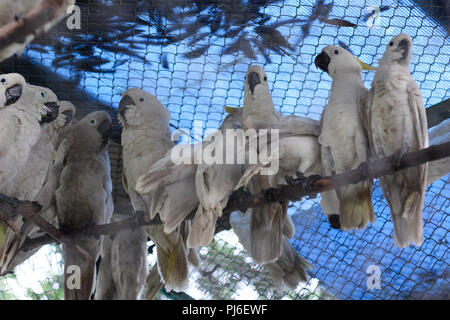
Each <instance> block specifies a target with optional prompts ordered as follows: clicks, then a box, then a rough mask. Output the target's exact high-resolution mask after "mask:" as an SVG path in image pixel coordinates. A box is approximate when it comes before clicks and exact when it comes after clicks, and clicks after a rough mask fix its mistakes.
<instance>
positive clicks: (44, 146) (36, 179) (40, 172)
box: [0, 101, 75, 273]
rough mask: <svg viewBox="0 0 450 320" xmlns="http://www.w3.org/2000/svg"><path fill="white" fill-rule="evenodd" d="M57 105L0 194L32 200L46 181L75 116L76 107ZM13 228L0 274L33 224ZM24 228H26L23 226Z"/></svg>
mask: <svg viewBox="0 0 450 320" xmlns="http://www.w3.org/2000/svg"><path fill="white" fill-rule="evenodd" d="M59 105H60V109H59V114H58V117H57V118H56V120H55V121H53V122H51V123H50V124H48V125H47V126H46V127H45V128H43V129H42V130H41V134H40V136H39V139H38V141H37V142H36V144H35V145H34V146H33V147H32V148H31V151H30V155H29V156H28V159H27V161H26V163H25V164H24V165H23V167H22V168H21V169H20V170H19V171H18V173H17V174H16V176H15V177H14V179H13V180H12V181H11V182H10V183H9V184H8V185H7V186H6V188H5V189H4V190H2V191H1V193H3V194H7V195H8V196H10V197H14V198H17V199H19V200H28V201H33V200H35V198H36V196H37V195H38V193H39V192H40V190H41V189H42V188H43V186H44V184H45V182H46V181H47V180H48V179H49V176H50V174H51V171H52V167H53V160H54V159H53V158H54V153H55V150H56V148H57V147H58V144H59V141H60V138H61V135H64V133H66V132H68V130H69V129H70V127H71V123H72V119H73V116H74V114H75V107H74V106H73V104H72V103H70V102H68V101H61V102H59ZM14 225H15V229H16V230H19V232H17V234H16V231H14V230H8V234H7V236H6V242H7V244H6V245H5V247H6V250H5V251H4V253H3V255H2V256H0V266H1V267H0V272H2V273H3V272H5V271H6V270H8V269H10V268H11V262H12V260H13V259H14V257H15V255H16V254H17V251H18V250H19V248H20V246H21V245H22V243H23V242H24V240H25V239H26V237H28V236H29V235H30V232H31V231H32V230H33V224H32V223H31V222H28V223H26V222H25V223H24V222H23V220H22V219H21V218H20V217H18V218H17V219H16V220H15V222H14ZM24 225H26V226H25V227H23V226H24ZM22 227H23V228H22Z"/></svg>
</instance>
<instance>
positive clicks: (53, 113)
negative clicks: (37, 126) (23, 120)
mask: <svg viewBox="0 0 450 320" xmlns="http://www.w3.org/2000/svg"><path fill="white" fill-rule="evenodd" d="M44 106H46V107H47V108H48V109H49V112H47V114H46V115H45V116H43V117H42V119H41V124H42V123H50V122H52V121H54V120H55V119H56V118H57V117H58V114H59V105H58V103H57V102H46V103H44Z"/></svg>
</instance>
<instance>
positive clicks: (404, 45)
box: [398, 39, 409, 60]
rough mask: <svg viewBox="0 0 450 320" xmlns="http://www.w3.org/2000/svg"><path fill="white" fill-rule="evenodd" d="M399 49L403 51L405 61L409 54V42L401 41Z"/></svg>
mask: <svg viewBox="0 0 450 320" xmlns="http://www.w3.org/2000/svg"><path fill="white" fill-rule="evenodd" d="M398 47H399V49H403V54H402V60H405V59H406V58H407V57H408V54H409V41H408V40H406V39H403V40H400V42H399V43H398Z"/></svg>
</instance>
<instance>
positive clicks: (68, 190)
mask: <svg viewBox="0 0 450 320" xmlns="http://www.w3.org/2000/svg"><path fill="white" fill-rule="evenodd" d="M111 134H112V122H111V117H110V116H109V115H108V114H107V113H106V112H103V111H96V112H91V113H89V114H88V115H86V116H85V117H84V118H83V119H81V120H80V121H79V122H78V123H77V124H76V125H74V126H73V128H72V130H71V131H70V133H69V135H68V136H67V138H66V141H65V148H64V159H63V161H62V163H63V168H62V171H61V175H60V179H59V186H58V189H57V190H56V194H55V197H56V209H57V210H56V212H57V217H58V225H59V228H60V229H61V230H62V231H63V232H70V231H73V230H77V229H82V228H85V227H88V226H90V225H92V224H106V223H109V221H110V218H111V215H112V213H113V210H114V204H113V201H112V194H111V192H112V182H111V176H110V170H111V168H110V163H109V156H108V151H107V145H108V139H109V138H110V136H111ZM102 242H103V236H101V237H98V238H94V237H89V236H86V235H80V236H79V237H77V239H76V243H77V244H78V245H79V246H80V247H81V248H83V249H84V250H85V251H86V252H87V254H88V256H86V255H83V254H81V253H80V252H79V251H78V250H76V248H73V247H70V246H68V245H65V244H63V245H62V255H63V259H64V298H65V299H66V300H88V299H90V298H91V295H92V293H93V292H94V288H95V281H96V262H97V260H98V258H99V256H100V253H101V249H102ZM72 280H73V281H72Z"/></svg>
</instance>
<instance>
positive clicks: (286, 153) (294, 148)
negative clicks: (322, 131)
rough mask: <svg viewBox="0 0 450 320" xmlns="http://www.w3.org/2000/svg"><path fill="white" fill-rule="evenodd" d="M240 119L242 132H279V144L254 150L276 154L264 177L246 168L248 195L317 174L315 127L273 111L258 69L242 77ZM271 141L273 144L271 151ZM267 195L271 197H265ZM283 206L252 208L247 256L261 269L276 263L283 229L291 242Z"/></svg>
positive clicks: (253, 67)
mask: <svg viewBox="0 0 450 320" xmlns="http://www.w3.org/2000/svg"><path fill="white" fill-rule="evenodd" d="M242 120H243V125H244V128H245V129H246V130H249V129H254V130H261V129H277V130H278V132H279V141H276V140H273V139H271V140H270V142H269V143H267V144H266V146H265V147H261V146H259V147H258V148H259V150H258V153H259V155H261V154H265V155H267V154H269V152H268V150H269V149H272V150H271V151H278V155H274V154H271V156H270V157H271V158H272V159H271V160H270V163H271V165H272V166H274V168H278V170H277V171H276V172H274V173H270V174H266V175H263V174H256V173H257V172H258V171H255V170H253V168H252V167H251V166H250V167H249V168H247V171H246V172H245V173H244V180H247V181H248V183H244V184H246V185H247V189H248V190H249V191H250V192H251V193H253V194H258V193H262V192H266V190H268V189H270V188H275V187H277V185H278V184H280V183H286V176H292V175H295V174H296V172H302V173H303V174H305V175H306V176H308V175H314V174H320V171H321V167H320V164H319V163H318V162H319V161H318V159H319V157H320V152H319V151H320V148H319V144H318V142H317V136H318V133H319V123H318V122H317V121H314V120H312V119H306V118H303V117H298V116H295V115H289V116H286V115H283V114H281V113H279V112H277V111H276V110H275V107H274V104H273V101H272V97H271V95H270V92H269V86H268V82H267V75H266V73H265V72H264V70H263V68H261V67H259V66H251V67H250V68H249V70H248V71H247V74H246V77H245V87H244V107H243V119H242ZM262 132H263V133H264V131H262ZM275 142H278V145H275V146H274V145H273V144H274V143H275ZM249 172H250V174H249ZM266 194H267V195H268V196H270V193H266ZM287 206H288V202H287V201H285V202H283V203H279V202H274V203H271V204H268V205H264V206H261V207H257V208H252V210H251V211H252V220H251V228H250V240H251V246H250V247H251V248H250V254H251V256H252V258H253V259H254V260H255V261H256V262H257V263H260V264H265V263H270V262H273V261H276V260H277V259H278V257H279V256H280V254H281V247H282V234H283V232H284V230H285V229H288V230H291V231H290V232H288V237H292V235H293V232H294V227H293V224H292V221H290V217H289V216H288V215H287V214H286V210H287Z"/></svg>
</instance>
